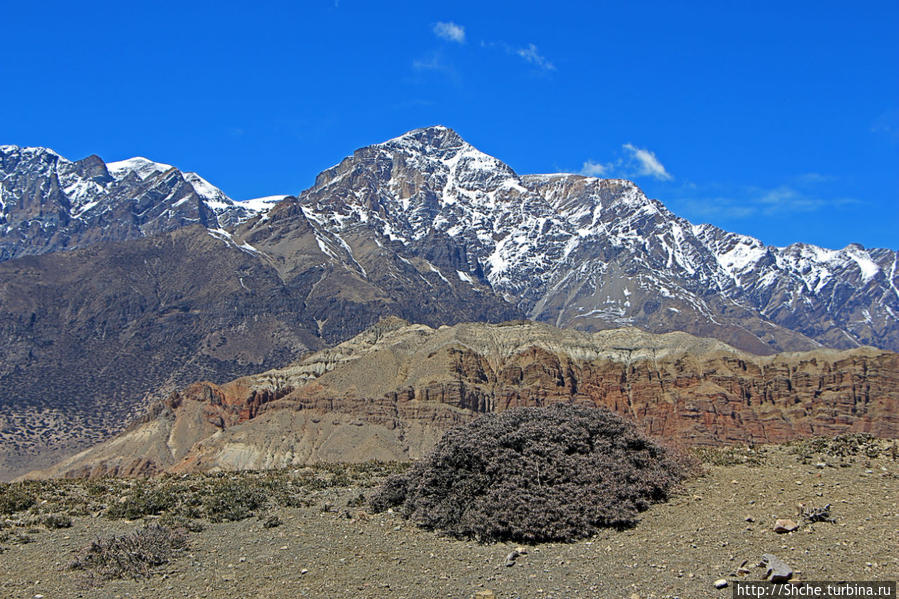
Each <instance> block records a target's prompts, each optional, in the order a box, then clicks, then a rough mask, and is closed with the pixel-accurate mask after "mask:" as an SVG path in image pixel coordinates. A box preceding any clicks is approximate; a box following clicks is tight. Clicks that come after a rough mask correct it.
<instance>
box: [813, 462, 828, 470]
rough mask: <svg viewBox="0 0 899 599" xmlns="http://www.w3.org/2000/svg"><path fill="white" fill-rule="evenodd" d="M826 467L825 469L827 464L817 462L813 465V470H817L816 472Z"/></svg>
mask: <svg viewBox="0 0 899 599" xmlns="http://www.w3.org/2000/svg"><path fill="white" fill-rule="evenodd" d="M826 467H827V464H826V463H824V462H818V463H817V464H815V468H817V469H818V470H821V469H822V468H826Z"/></svg>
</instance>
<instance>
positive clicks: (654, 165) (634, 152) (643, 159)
mask: <svg viewBox="0 0 899 599" xmlns="http://www.w3.org/2000/svg"><path fill="white" fill-rule="evenodd" d="M622 147H623V148H624V149H625V150H627V151H628V152H630V153H631V157H632V158H633V159H634V160H636V161H637V163H638V165H639V168H640V170H639V171H638V172H637V175H648V176H650V177H655V178H656V179H661V180H662V181H670V180H671V179H673V178H674V177H672V176H671V173H669V172H668V171H667V170H665V167H664V166H663V165H662V163H661V162H659V159H658V158H656V155H655V154H654V153H652V152H650V151H649V150H646V149H643V148H638V147H635V146H634V145H632V144H624V145H623V146H622Z"/></svg>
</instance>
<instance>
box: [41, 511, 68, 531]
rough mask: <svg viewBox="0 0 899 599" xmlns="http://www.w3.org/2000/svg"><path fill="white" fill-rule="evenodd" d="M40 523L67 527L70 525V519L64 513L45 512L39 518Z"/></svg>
mask: <svg viewBox="0 0 899 599" xmlns="http://www.w3.org/2000/svg"><path fill="white" fill-rule="evenodd" d="M41 524H43V525H44V526H46V527H47V528H50V529H53V528H69V527H71V526H72V519H71V518H70V517H68V516H67V515H65V514H46V515H45V516H44V517H42V518H41Z"/></svg>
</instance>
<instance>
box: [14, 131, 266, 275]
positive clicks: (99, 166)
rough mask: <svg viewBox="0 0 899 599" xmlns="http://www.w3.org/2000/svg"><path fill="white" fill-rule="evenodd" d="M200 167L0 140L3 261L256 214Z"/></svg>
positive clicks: (215, 225)
mask: <svg viewBox="0 0 899 599" xmlns="http://www.w3.org/2000/svg"><path fill="white" fill-rule="evenodd" d="M258 212H259V208H258V206H256V205H243V204H241V203H239V202H235V201H233V200H231V199H230V198H228V197H227V196H226V195H225V194H224V193H223V192H222V191H221V190H220V189H218V188H217V187H215V186H213V185H212V184H210V183H209V182H208V181H206V180H205V179H203V178H202V177H200V176H199V175H197V174H196V173H182V172H180V171H179V170H178V169H176V168H174V167H172V166H169V165H167V164H160V163H157V162H153V161H151V160H147V159H146V158H141V157H137V158H131V159H129V160H123V161H120V162H113V163H110V164H105V163H104V162H103V161H102V160H101V159H100V158H99V157H97V156H89V157H87V158H84V159H83V160H78V161H77V162H71V161H69V160H66V159H65V158H63V157H62V156H60V155H59V154H57V153H56V152H53V151H52V150H48V149H45V148H20V147H18V146H0V261H2V260H9V259H11V258H16V257H18V256H28V255H36V254H45V253H48V252H53V251H58V250H67V249H74V248H78V247H85V246H88V245H92V244H95V243H99V242H105V241H122V240H126V239H136V238H139V237H144V236H146V235H153V234H156V233H163V232H166V231H172V230H174V229H177V228H180V227H184V226H190V225H195V224H201V225H203V226H206V227H210V228H220V227H230V226H233V225H236V224H238V223H240V222H242V221H244V220H246V219H247V218H250V217H251V216H253V215H255V214H257V213H258Z"/></svg>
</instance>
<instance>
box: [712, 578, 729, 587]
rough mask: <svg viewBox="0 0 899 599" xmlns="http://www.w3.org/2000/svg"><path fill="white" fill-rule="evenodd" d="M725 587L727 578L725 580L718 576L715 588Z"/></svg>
mask: <svg viewBox="0 0 899 599" xmlns="http://www.w3.org/2000/svg"><path fill="white" fill-rule="evenodd" d="M725 587H727V580H725V579H723V578H719V579H718V580H716V581H715V588H716V589H723V588H725Z"/></svg>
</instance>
